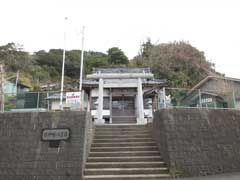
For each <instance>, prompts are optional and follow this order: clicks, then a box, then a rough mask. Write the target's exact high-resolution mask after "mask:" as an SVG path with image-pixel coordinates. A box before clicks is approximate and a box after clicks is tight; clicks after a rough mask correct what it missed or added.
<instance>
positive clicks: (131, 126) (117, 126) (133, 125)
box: [95, 124, 148, 129]
mask: <svg viewBox="0 0 240 180" xmlns="http://www.w3.org/2000/svg"><path fill="white" fill-rule="evenodd" d="M95 127H96V129H133V128H134V129H141V128H148V126H146V125H136V124H129V125H124V124H108V125H96V126H95Z"/></svg>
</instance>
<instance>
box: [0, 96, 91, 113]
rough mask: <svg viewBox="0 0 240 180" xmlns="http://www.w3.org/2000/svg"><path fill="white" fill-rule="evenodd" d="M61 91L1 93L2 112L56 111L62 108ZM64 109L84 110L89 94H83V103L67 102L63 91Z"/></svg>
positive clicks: (0, 107)
mask: <svg viewBox="0 0 240 180" xmlns="http://www.w3.org/2000/svg"><path fill="white" fill-rule="evenodd" d="M60 94H61V93H60V92H59V91H54V92H53V91H51V92H22V93H5V94H0V110H1V112H25V111H56V110H60V109H61V107H60ZM62 102H63V103H62V109H64V110H84V109H87V107H88V97H87V94H85V93H83V94H82V96H81V101H80V102H81V103H66V92H63V101H62Z"/></svg>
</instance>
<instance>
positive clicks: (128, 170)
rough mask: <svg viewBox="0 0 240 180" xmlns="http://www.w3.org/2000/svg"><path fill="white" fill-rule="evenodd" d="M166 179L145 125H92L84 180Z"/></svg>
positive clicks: (155, 147) (162, 165)
mask: <svg viewBox="0 0 240 180" xmlns="http://www.w3.org/2000/svg"><path fill="white" fill-rule="evenodd" d="M168 178H170V175H169V171H168V168H167V167H166V164H165V163H164V162H163V160H162V158H161V156H160V153H159V151H158V148H157V146H156V143H155V142H154V141H153V139H152V136H151V132H150V130H149V128H148V127H147V126H139V125H104V126H96V129H95V137H94V140H93V143H92V145H91V149H90V153H89V157H88V159H87V163H86V167H85V170H84V179H85V180H110V179H111V180H138V179H144V180H157V179H168Z"/></svg>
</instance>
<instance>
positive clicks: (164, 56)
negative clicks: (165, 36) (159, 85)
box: [131, 41, 217, 88]
mask: <svg viewBox="0 0 240 180" xmlns="http://www.w3.org/2000/svg"><path fill="white" fill-rule="evenodd" d="M131 66H132V67H150V68H151V70H152V72H153V73H154V75H155V77H156V78H166V79H168V80H169V82H170V86H172V87H186V88H190V87H192V86H193V85H195V84H196V83H198V82H199V81H200V80H202V79H203V78H205V77H206V76H207V75H215V74H216V73H217V72H215V70H214V66H213V64H211V63H210V62H208V61H207V60H206V57H205V55H204V52H202V51H199V50H198V49H197V48H195V47H193V46H192V45H190V44H189V43H187V42H183V41H180V42H173V43H164V44H159V45H153V44H152V43H151V41H147V42H146V43H144V44H143V45H142V46H141V51H140V53H139V55H138V56H136V57H134V58H133V60H132V61H131Z"/></svg>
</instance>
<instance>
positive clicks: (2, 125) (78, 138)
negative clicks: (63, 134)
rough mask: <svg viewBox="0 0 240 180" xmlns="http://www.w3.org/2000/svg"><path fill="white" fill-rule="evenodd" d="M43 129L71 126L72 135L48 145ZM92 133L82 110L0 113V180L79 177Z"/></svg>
mask: <svg viewBox="0 0 240 180" xmlns="http://www.w3.org/2000/svg"><path fill="white" fill-rule="evenodd" d="M43 128H70V130H71V138H70V140H69V141H65V142H64V141H61V142H60V146H59V148H50V147H49V143H48V142H43V141H41V133H42V129H43ZM92 134H93V128H92V123H91V120H90V118H89V115H88V114H86V113H85V112H51V113H50V112H44V113H5V114H0V179H1V180H81V179H82V175H83V168H84V164H85V161H86V158H87V153H88V150H89V148H90V142H91V138H92Z"/></svg>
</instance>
